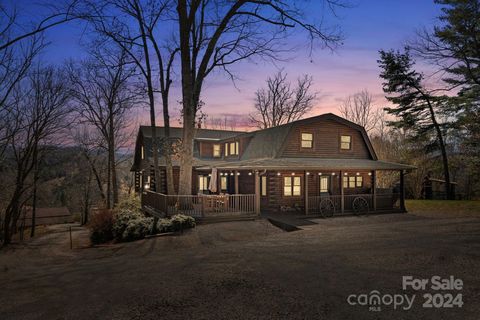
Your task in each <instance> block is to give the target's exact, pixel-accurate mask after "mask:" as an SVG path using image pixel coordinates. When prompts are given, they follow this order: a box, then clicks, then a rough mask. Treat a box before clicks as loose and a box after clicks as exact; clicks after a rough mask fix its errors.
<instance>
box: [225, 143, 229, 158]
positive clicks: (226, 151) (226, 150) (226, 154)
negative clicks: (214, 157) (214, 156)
mask: <svg viewBox="0 0 480 320" xmlns="http://www.w3.org/2000/svg"><path fill="white" fill-rule="evenodd" d="M225 156H228V142H226V143H225Z"/></svg>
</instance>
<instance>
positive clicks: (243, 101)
mask: <svg viewBox="0 0 480 320" xmlns="http://www.w3.org/2000/svg"><path fill="white" fill-rule="evenodd" d="M319 2H320V1H313V0H312V1H310V2H309V3H308V4H307V6H308V12H309V13H310V14H313V15H316V14H318V13H319V12H321V6H320V5H318V3H319ZM350 3H351V5H352V6H351V7H350V8H346V9H339V10H338V11H337V14H338V17H337V18H334V17H332V16H331V15H329V16H327V17H326V21H327V23H330V24H338V25H339V27H340V28H341V29H342V32H343V34H344V35H345V40H344V42H343V45H342V46H340V47H339V48H338V49H337V50H336V51H335V52H330V51H328V50H323V51H322V50H317V51H315V52H314V54H313V56H312V57H309V55H308V51H307V50H304V49H300V50H298V51H297V52H295V53H294V54H292V57H294V58H292V59H290V60H289V61H287V62H285V63H277V64H276V65H272V64H268V63H265V62H263V61H262V62H259V63H255V62H250V61H248V62H242V63H240V64H238V65H236V66H235V67H234V69H233V70H234V71H235V73H236V74H237V76H238V77H239V78H240V79H239V80H238V81H236V87H235V86H233V84H232V82H231V81H230V80H229V79H228V78H227V77H226V76H225V75H224V74H222V73H216V74H213V75H212V76H211V77H210V78H208V79H207V80H206V83H205V90H204V92H203V98H202V99H203V101H204V102H205V107H204V109H205V112H206V113H207V114H208V115H209V117H210V118H216V117H222V118H223V117H229V118H231V119H234V118H235V119H237V120H236V121H237V125H242V124H243V123H242V119H244V118H245V115H247V114H248V113H250V112H252V107H253V97H254V92H255V90H256V89H258V88H259V87H261V86H263V84H264V81H265V79H266V78H267V77H268V76H269V75H271V74H273V73H274V72H275V71H276V70H277V68H283V69H284V70H285V71H286V72H287V73H288V75H289V78H291V80H292V81H295V79H296V78H297V77H298V76H300V75H302V74H305V73H308V74H310V75H312V76H313V78H314V83H315V90H317V91H319V92H320V96H321V99H320V100H319V101H318V102H317V103H316V106H315V108H314V110H313V111H312V115H313V114H319V113H324V112H336V109H337V107H338V105H339V102H340V101H341V100H342V99H343V98H345V97H346V96H348V95H349V94H353V93H355V92H358V91H360V90H362V89H367V90H368V91H370V92H371V93H372V94H373V95H374V97H375V98H376V101H375V103H376V105H377V106H379V107H382V106H384V105H385V104H386V101H385V99H384V98H383V93H382V90H381V80H380V79H379V77H378V74H379V71H380V70H379V68H378V66H377V62H376V60H377V59H378V50H380V49H392V48H393V49H400V48H402V47H403V46H404V44H405V42H406V41H408V40H409V39H412V38H413V37H414V35H415V31H416V30H417V29H419V28H422V27H431V26H432V25H433V23H434V22H435V20H436V17H437V16H438V15H439V13H440V7H439V6H438V5H435V4H434V3H433V0H416V1H415V0H404V1H402V0H384V1H380V0H356V1H351V2H350ZM17 4H18V5H19V6H21V7H22V8H23V9H24V11H23V12H22V15H24V16H29V15H30V16H31V17H32V19H33V17H34V16H35V14H36V13H37V12H39V11H38V6H35V5H32V2H30V1H26V0H21V1H17ZM88 36H89V33H88V32H87V33H85V28H84V25H82V24H78V23H75V24H68V25H62V26H60V27H57V28H55V29H52V30H50V31H49V32H47V39H48V40H49V41H50V42H51V45H50V46H49V47H48V48H47V49H46V50H45V52H44V58H45V59H47V60H49V61H50V62H52V63H61V62H63V61H64V60H66V59H70V58H73V59H76V58H80V57H82V56H84V54H85V52H84V49H83V47H82V46H81V44H80V42H81V41H82V40H83V41H86V40H87V39H88ZM291 41H294V42H297V41H301V39H300V36H298V37H297V36H294V37H293V38H292V39H291ZM179 97H180V91H179V86H178V82H175V83H174V88H173V92H172V97H171V101H172V102H174V104H175V105H174V106H173V108H174V109H177V110H178V108H179V106H178V105H177V104H176V103H175V102H176V101H178V100H179ZM158 109H159V110H158V114H159V115H160V111H161V110H160V108H158ZM138 117H139V119H140V121H141V122H146V119H147V116H146V111H141V110H140V111H139V112H138ZM159 118H160V117H159ZM144 119H145V121H144Z"/></svg>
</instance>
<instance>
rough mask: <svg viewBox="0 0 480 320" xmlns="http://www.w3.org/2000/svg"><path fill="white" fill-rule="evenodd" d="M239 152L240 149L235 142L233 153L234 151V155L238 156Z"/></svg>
mask: <svg viewBox="0 0 480 320" xmlns="http://www.w3.org/2000/svg"><path fill="white" fill-rule="evenodd" d="M239 150H240V148H239V144H238V141H237V142H235V151H236V153H235V154H238V153H239V152H240V151H239Z"/></svg>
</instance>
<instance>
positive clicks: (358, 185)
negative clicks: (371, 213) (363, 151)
mask: <svg viewBox="0 0 480 320" xmlns="http://www.w3.org/2000/svg"><path fill="white" fill-rule="evenodd" d="M361 187H363V177H361V176H358V177H357V188H361Z"/></svg>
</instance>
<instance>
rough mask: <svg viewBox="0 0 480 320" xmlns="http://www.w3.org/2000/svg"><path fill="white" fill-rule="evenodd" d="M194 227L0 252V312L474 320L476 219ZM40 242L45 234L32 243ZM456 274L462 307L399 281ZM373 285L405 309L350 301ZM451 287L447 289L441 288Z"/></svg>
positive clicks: (478, 258) (478, 284)
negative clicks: (431, 304)
mask: <svg viewBox="0 0 480 320" xmlns="http://www.w3.org/2000/svg"><path fill="white" fill-rule="evenodd" d="M314 222H316V223H317V224H315V225H308V226H305V227H304V228H303V230H300V231H295V232H283V231H281V230H279V229H277V228H275V227H273V226H272V225H270V224H269V223H268V222H266V221H263V220H261V221H246V222H229V223H221V224H210V225H200V226H198V227H197V228H196V229H194V230H192V231H190V232H187V233H185V234H183V235H180V236H175V237H158V238H152V239H147V240H142V241H137V242H134V243H126V244H118V245H113V246H106V247H102V248H79V247H83V245H82V244H83V240H82V239H84V238H85V236H86V232H85V231H84V230H78V231H76V233H74V243H75V244H76V246H75V247H76V249H74V250H72V251H70V249H69V246H68V238H67V234H66V233H63V234H62V233H61V232H59V233H57V234H56V236H53V237H52V238H51V239H50V240H49V241H47V242H49V243H51V245H50V247H49V245H48V244H45V243H43V244H42V245H41V247H42V250H38V247H37V248H36V249H33V248H34V247H32V245H35V244H34V243H33V244H31V245H28V246H26V247H25V248H23V247H17V248H15V249H9V250H3V251H0V283H1V291H0V315H1V317H0V318H1V319H2V320H3V319H227V318H228V319H396V318H398V319H478V314H480V304H479V301H480V277H479V276H478V272H479V270H478V269H479V266H480V219H479V218H476V217H469V218H459V217H456V218H452V219H448V218H442V219H435V218H431V217H422V216H420V215H414V214H403V215H402V214H395V215H393V214H392V215H380V216H369V217H362V218H357V217H342V218H332V219H325V220H322V219H319V220H315V221H314ZM36 241H40V240H39V239H38V240H36ZM406 275H411V276H414V277H417V278H428V279H429V278H431V277H432V276H434V275H439V276H441V277H448V276H450V275H453V276H454V277H455V278H459V279H461V280H462V281H463V283H464V286H463V289H462V290H460V291H450V292H451V293H461V294H462V296H463V302H464V305H463V307H462V308H457V307H455V308H448V309H446V308H423V307H422V302H423V301H424V298H423V297H422V294H423V293H426V292H427V293H428V292H430V293H435V292H434V291H431V290H430V291H428V290H427V291H425V292H423V291H419V292H417V291H413V290H412V289H408V290H406V291H403V290H402V276H406ZM372 290H377V291H379V293H381V294H382V295H384V294H390V295H395V294H409V295H413V294H415V295H416V301H415V303H414V304H413V306H412V308H411V309H410V310H402V309H401V308H397V309H394V308H393V306H392V305H383V306H382V307H381V310H380V311H379V310H378V309H377V310H376V311H373V310H371V311H369V307H368V306H363V305H358V304H357V305H350V304H348V303H347V298H348V297H349V296H350V295H352V294H357V295H358V294H362V293H370V292H371V291H372ZM442 293H446V292H442Z"/></svg>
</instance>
